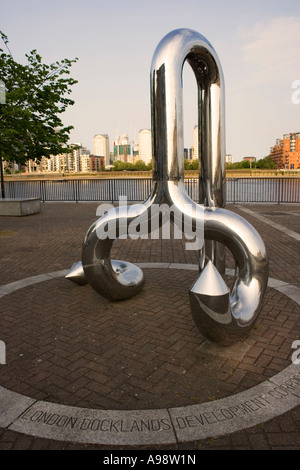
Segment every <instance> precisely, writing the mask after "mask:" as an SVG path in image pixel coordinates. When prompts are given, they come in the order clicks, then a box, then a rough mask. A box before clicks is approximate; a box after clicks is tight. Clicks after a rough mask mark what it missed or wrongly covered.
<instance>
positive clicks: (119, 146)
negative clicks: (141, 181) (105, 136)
mask: <svg viewBox="0 0 300 470" xmlns="http://www.w3.org/2000/svg"><path fill="white" fill-rule="evenodd" d="M114 160H115V161H116V160H119V161H121V162H124V163H130V162H131V160H132V152H131V145H130V142H129V138H128V135H127V134H123V135H122V136H121V137H120V136H116V140H115V141H114Z"/></svg>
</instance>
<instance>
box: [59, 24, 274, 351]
mask: <svg viewBox="0 0 300 470" xmlns="http://www.w3.org/2000/svg"><path fill="white" fill-rule="evenodd" d="M185 62H188V63H189V64H190V66H191V67H192V69H193V71H194V74H195V78H196V82H197V86H198V109H199V113H198V116H199V123H198V124H199V125H198V129H199V155H200V157H199V171H200V173H199V194H200V199H199V204H197V203H196V202H194V201H193V200H192V199H191V198H190V197H189V196H188V194H187V192H186V190H185V187H184V146H183V96H182V88H183V84H182V70H183V65H184V63H185ZM151 119H152V138H153V155H154V158H153V165H154V168H153V189H152V193H151V195H150V196H149V198H148V199H147V200H146V201H145V202H144V203H143V204H137V205H134V206H130V211H129V210H124V208H122V207H121V208H116V209H114V210H111V211H108V212H107V213H106V214H104V215H103V216H102V217H100V218H99V219H98V220H97V221H96V222H95V223H94V224H93V225H92V226H91V227H90V229H89V230H88V232H87V234H86V237H85V240H84V243H83V249H82V263H79V264H78V263H76V264H75V265H74V266H73V267H72V269H71V271H70V272H69V274H68V276H67V278H68V279H71V280H73V281H74V282H78V283H79V284H81V283H83V282H88V283H89V284H90V285H91V286H92V287H93V288H94V289H95V290H96V291H97V292H99V293H100V294H101V295H103V296H105V297H107V298H109V299H111V300H121V299H126V298H129V297H132V296H134V295H136V294H138V293H140V292H141V291H142V288H143V284H144V276H143V272H142V270H141V269H140V268H138V267H137V266H135V265H133V264H131V263H128V262H124V261H119V260H111V258H110V250H111V247H112V244H113V242H114V241H115V240H116V239H118V237H119V236H120V233H124V229H125V230H126V229H127V228H128V227H129V225H130V223H131V222H132V221H134V220H135V219H136V218H138V217H140V216H141V215H144V220H145V217H146V220H149V221H150V217H151V208H152V207H153V205H155V204H158V205H159V204H167V205H168V206H169V207H172V208H173V209H174V211H173V212H172V214H173V217H172V223H173V224H174V226H177V227H179V228H181V229H182V225H183V217H187V218H189V219H190V220H191V223H192V226H193V227H199V226H201V224H204V238H205V243H204V245H203V247H202V248H201V250H200V258H199V271H200V275H199V278H198V279H197V280H196V282H195V283H194V285H193V286H192V287H191V289H190V292H189V296H190V305H191V310H192V315H193V318H194V321H195V323H196V325H197V327H198V329H199V330H200V332H201V333H202V334H203V335H204V336H205V337H206V338H207V339H209V340H211V341H217V342H219V343H220V344H224V345H229V344H231V343H233V342H235V341H238V340H240V339H243V338H245V337H246V336H247V334H248V333H249V330H250V329H251V328H252V326H253V324H254V322H255V320H256V318H257V315H258V313H259V311H260V309H261V306H262V302H263V297H264V293H265V289H266V286H267V280H268V260H267V256H266V250H265V246H264V243H263V241H262V239H261V237H260V236H259V234H258V233H257V232H256V230H255V229H254V228H253V227H252V226H251V225H250V224H249V223H248V222H247V221H246V220H244V219H243V218H242V217H240V216H239V215H237V214H235V213H233V212H230V211H228V210H226V209H224V204H225V194H224V187H225V161H224V157H225V135H224V132H225V126H224V81H223V74H222V69H221V65H220V62H219V59H218V56H217V54H216V52H215V50H214V49H213V47H212V45H211V44H210V43H209V42H208V41H207V40H206V39H205V38H204V37H203V36H202V35H201V34H199V33H197V32H195V31H192V30H189V29H179V30H175V31H172V32H170V33H169V34H167V35H166V36H165V37H164V38H163V39H162V40H161V42H160V43H159V44H158V46H157V48H156V51H155V53H154V56H153V60H152V65H151ZM125 209H126V208H125ZM174 214H175V215H174ZM110 221H114V222H115V228H116V230H115V236H114V238H111V237H109V236H107V237H106V238H101V237H99V233H104V227H107V226H108V225H109V222H110ZM226 247H227V248H228V249H229V250H230V251H231V253H232V254H233V257H234V259H235V262H236V272H235V282H234V286H233V288H232V289H231V292H230V290H229V289H228V288H227V285H226V283H225V281H224V279H223V277H224V273H225V248H226Z"/></svg>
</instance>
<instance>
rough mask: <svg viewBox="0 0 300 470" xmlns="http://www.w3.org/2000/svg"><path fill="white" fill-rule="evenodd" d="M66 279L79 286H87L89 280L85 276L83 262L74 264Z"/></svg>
mask: <svg viewBox="0 0 300 470" xmlns="http://www.w3.org/2000/svg"><path fill="white" fill-rule="evenodd" d="M65 279H68V280H69V281H72V282H75V284H78V285H84V284H87V280H86V277H85V274H84V270H83V266H82V262H81V261H77V262H76V263H74V264H73V266H72V267H71V269H70V271H69V272H68V274H67V275H66V276H65Z"/></svg>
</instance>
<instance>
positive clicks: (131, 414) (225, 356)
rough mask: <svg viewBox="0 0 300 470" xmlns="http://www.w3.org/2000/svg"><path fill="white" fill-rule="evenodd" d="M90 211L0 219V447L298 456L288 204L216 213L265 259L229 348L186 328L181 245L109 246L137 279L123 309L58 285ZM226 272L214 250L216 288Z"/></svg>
mask: <svg viewBox="0 0 300 470" xmlns="http://www.w3.org/2000/svg"><path fill="white" fill-rule="evenodd" d="M97 207H98V204H97V203H44V204H42V205H41V212H40V213H39V214H35V215H30V216H27V217H0V259H1V265H0V266H1V271H0V312H1V315H0V341H1V342H2V345H5V351H4V352H5V363H2V364H1V363H0V400H1V401H0V427H1V429H0V449H2V450H10V449H36V450H37V449H51V450H55V449H69V450H71V449H112V448H116V449H127V448H128V449H132V448H133V449H174V450H175V449H178V450H181V449H182V450H183V449H188V450H202V449H253V450H258V449H299V448H300V364H299V365H298V364H294V363H293V361H292V357H295V354H294V356H293V353H295V348H294V349H293V343H294V342H295V341H296V340H300V294H299V293H300V255H299V251H300V250H299V242H300V206H299V205H297V204H294V205H292V204H290V205H284V204H282V205H261V204H257V205H243V206H238V205H236V206H235V205H231V206H229V205H228V206H227V207H226V208H227V209H229V210H232V211H234V212H237V213H238V214H240V215H241V216H242V217H244V218H245V219H247V220H248V221H249V222H250V223H251V224H252V225H253V226H254V227H255V228H256V229H257V230H258V232H259V233H260V235H261V237H262V238H263V240H264V242H265V245H266V248H267V253H268V256H269V259H270V273H269V284H268V289H267V293H266V296H265V300H264V305H263V308H262V311H261V313H260V316H259V317H258V319H257V322H256V324H255V327H254V328H253V329H252V331H251V333H250V335H249V337H248V338H247V339H246V340H245V341H243V342H240V343H238V344H236V345H234V346H232V347H229V348H218V347H216V346H215V345H211V344H209V343H207V342H206V341H205V340H204V339H203V337H202V336H201V334H200V333H199V331H198V330H197V328H196V326H195V324H194V322H193V319H192V316H191V312H190V305H189V297H188V291H189V288H190V287H191V285H192V284H193V282H194V281H195V280H196V278H197V276H198V273H197V263H198V253H197V252H196V251H187V250H185V241H184V240H162V239H159V240H130V239H128V240H119V241H117V242H116V243H115V244H114V245H113V248H112V258H113V259H122V260H127V261H131V262H134V263H137V264H138V265H140V266H141V267H142V269H143V271H144V274H145V279H146V282H145V286H144V289H143V291H142V293H141V294H140V295H138V296H137V297H134V298H131V299H128V300H125V301H121V302H112V301H109V300H107V299H105V298H103V297H101V296H100V295H99V294H98V293H96V292H95V291H94V290H93V289H92V288H91V287H90V286H89V285H83V286H78V285H77V284H74V283H72V282H70V281H69V280H66V279H65V277H64V276H65V274H66V273H67V271H68V270H69V269H70V268H71V266H72V265H73V263H74V262H76V261H79V260H80V259H81V246H82V241H83V238H84V236H85V233H86V231H87V230H88V228H89V227H90V225H91V224H92V222H93V221H94V220H95V219H96V209H97ZM233 267H234V263H233V259H232V257H231V255H230V253H229V252H228V254H227V268H228V271H227V280H228V282H229V283H230V280H231V271H230V270H231V269H232V268H233ZM299 348H300V346H298V349H299ZM298 356H299V358H300V353H299V355H298ZM0 362H1V361H0ZM2 362H4V361H2Z"/></svg>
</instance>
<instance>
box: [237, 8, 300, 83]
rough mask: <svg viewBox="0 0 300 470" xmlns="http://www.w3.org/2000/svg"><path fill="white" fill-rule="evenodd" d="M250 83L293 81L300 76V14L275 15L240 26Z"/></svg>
mask: <svg viewBox="0 0 300 470" xmlns="http://www.w3.org/2000/svg"><path fill="white" fill-rule="evenodd" d="M238 37H239V40H240V41H241V42H242V43H243V44H242V53H243V60H244V65H245V70H244V73H245V74H247V79H246V82H247V83H248V84H249V83H252V84H253V85H256V84H259V83H267V82H270V81H272V82H273V83H274V82H276V83H278V82H280V83H282V82H287V81H288V82H289V81H290V82H292V81H293V80H295V79H297V78H300V61H299V46H300V17H281V18H273V19H271V20H269V21H267V22H258V23H256V24H255V25H254V26H253V27H250V28H249V29H245V28H243V29H240V30H239V34H238Z"/></svg>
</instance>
